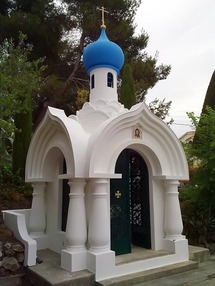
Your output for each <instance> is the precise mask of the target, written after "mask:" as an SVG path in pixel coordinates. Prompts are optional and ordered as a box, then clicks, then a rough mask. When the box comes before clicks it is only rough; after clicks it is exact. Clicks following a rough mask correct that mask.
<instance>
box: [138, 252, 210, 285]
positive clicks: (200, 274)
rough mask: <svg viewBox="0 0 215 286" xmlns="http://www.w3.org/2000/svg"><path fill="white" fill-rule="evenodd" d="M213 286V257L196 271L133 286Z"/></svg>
mask: <svg viewBox="0 0 215 286" xmlns="http://www.w3.org/2000/svg"><path fill="white" fill-rule="evenodd" d="M191 285H192V286H194V285H195V286H215V255H211V256H210V259H209V260H208V261H206V262H203V263H201V264H200V266H199V268H198V269H194V270H190V271H187V272H183V273H180V274H175V275H171V276H167V277H163V278H159V279H156V280H152V281H148V282H142V283H139V284H136V285H134V286H191Z"/></svg>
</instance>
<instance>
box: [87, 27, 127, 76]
mask: <svg viewBox="0 0 215 286" xmlns="http://www.w3.org/2000/svg"><path fill="white" fill-rule="evenodd" d="M83 61H84V66H85V68H86V69H87V73H88V74H90V72H91V70H92V69H95V68H99V67H109V68H112V69H114V70H115V71H116V72H117V74H119V72H120V69H121V68H122V66H123V63H124V53H123V51H122V49H121V48H120V47H119V46H118V45H117V44H116V43H114V42H111V41H110V40H109V39H108V37H107V35H106V31H105V28H104V27H102V29H101V34H100V36H99V38H98V40H97V41H95V42H93V43H92V44H90V45H88V46H87V47H86V48H85V49H84V53H83Z"/></svg>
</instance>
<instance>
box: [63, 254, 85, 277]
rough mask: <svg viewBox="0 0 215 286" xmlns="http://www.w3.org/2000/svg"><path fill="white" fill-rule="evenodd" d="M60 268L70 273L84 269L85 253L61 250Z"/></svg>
mask: <svg viewBox="0 0 215 286" xmlns="http://www.w3.org/2000/svg"><path fill="white" fill-rule="evenodd" d="M61 267H62V268H64V269H66V270H68V271H70V272H74V271H80V270H84V269H86V268H87V265H86V251H80V252H78V251H74V250H69V249H64V250H62V251H61Z"/></svg>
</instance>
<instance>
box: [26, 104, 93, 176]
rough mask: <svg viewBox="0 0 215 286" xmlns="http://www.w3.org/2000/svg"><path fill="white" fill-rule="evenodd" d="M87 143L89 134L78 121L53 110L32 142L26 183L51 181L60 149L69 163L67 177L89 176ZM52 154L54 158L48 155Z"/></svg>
mask: <svg viewBox="0 0 215 286" xmlns="http://www.w3.org/2000/svg"><path fill="white" fill-rule="evenodd" d="M87 142H88V140H87V135H86V133H85V132H84V131H83V129H82V127H81V126H80V124H79V123H78V122H77V121H75V120H74V119H72V118H69V117H67V116H66V115H65V113H64V111H62V110H60V109H56V108H51V107H49V108H48V110H47V112H46V115H45V117H44V119H43V121H42V123H41V124H40V126H39V127H38V128H37V130H36V132H35V134H34V136H33V138H32V140H31V144H30V147H29V150H28V155H27V160H26V181H32V180H45V181H46V180H47V181H49V180H50V176H52V162H53V160H55V158H54V157H56V156H58V154H59V150H60V151H61V152H62V154H63V156H64V158H65V160H66V165H67V174H70V175H71V177H72V176H80V177H81V176H85V164H83V163H82V162H84V161H85V156H86V149H87V148H86V145H87ZM50 150H52V151H50ZM80 150H82V152H80ZM50 152H52V156H48V155H49V154H50ZM47 156H48V157H47Z"/></svg>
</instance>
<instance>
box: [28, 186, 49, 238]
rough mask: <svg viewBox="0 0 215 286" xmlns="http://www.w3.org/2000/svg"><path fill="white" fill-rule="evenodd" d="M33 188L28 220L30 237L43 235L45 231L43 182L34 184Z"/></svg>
mask: <svg viewBox="0 0 215 286" xmlns="http://www.w3.org/2000/svg"><path fill="white" fill-rule="evenodd" d="M32 186H33V200H32V206H31V213H30V219H29V225H28V227H29V231H30V235H40V234H44V231H45V229H46V216H45V198H44V192H45V186H46V183H45V182H36V183H33V184H32Z"/></svg>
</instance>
